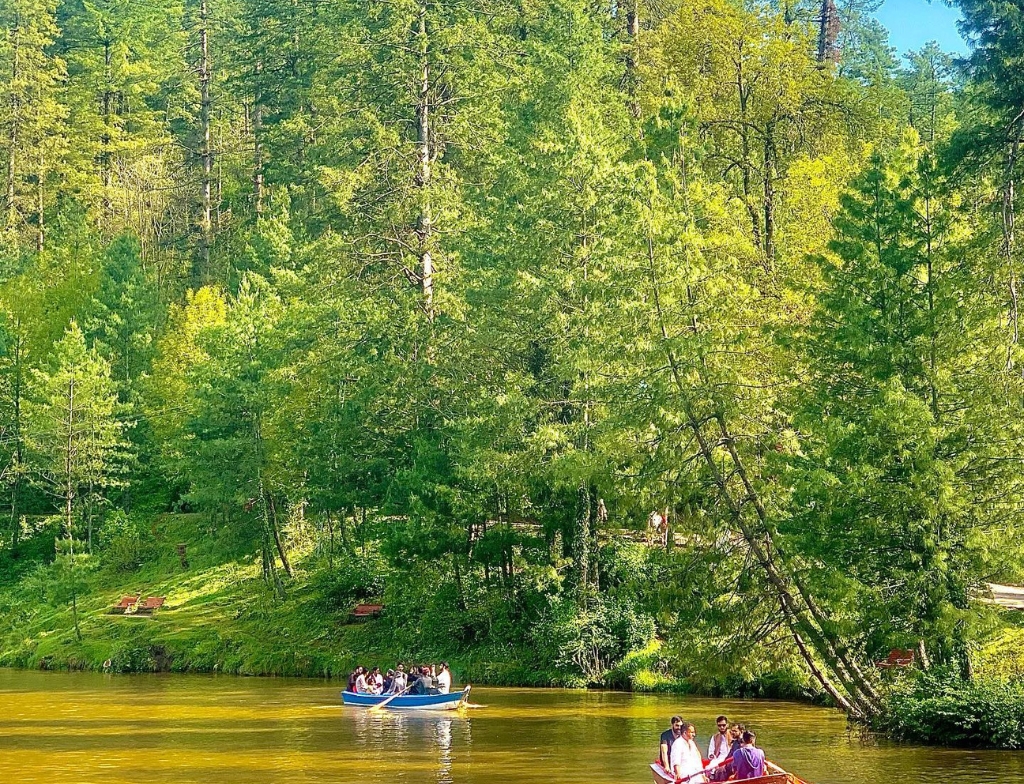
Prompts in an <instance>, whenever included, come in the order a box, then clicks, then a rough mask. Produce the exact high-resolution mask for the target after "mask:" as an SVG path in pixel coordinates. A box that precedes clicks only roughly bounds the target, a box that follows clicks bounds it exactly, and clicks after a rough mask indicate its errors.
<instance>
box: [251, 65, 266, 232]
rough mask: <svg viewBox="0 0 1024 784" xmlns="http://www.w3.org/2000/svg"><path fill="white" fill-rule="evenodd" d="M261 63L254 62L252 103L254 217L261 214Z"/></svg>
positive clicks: (262, 163)
mask: <svg viewBox="0 0 1024 784" xmlns="http://www.w3.org/2000/svg"><path fill="white" fill-rule="evenodd" d="M262 75H263V63H262V62H261V61H257V62H256V89H255V93H254V94H253V101H252V201H253V209H254V210H255V212H256V215H257V216H259V215H262V214H263V168H264V161H263V88H262V87H261V86H260V79H261V78H262Z"/></svg>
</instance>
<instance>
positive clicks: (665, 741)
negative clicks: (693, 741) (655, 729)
mask: <svg viewBox="0 0 1024 784" xmlns="http://www.w3.org/2000/svg"><path fill="white" fill-rule="evenodd" d="M670 724H671V725H672V726H670V727H669V728H668V729H667V730H665V731H664V732H663V733H661V748H660V754H659V755H658V758H659V760H660V762H661V767H663V768H664V769H665V770H666V771H671V770H672V762H671V760H672V757H671V754H672V746H673V744H675V742H676V741H677V740H679V738H681V737H682V735H683V720H682V719H681V718H679V717H678V716H673V717H672V721H671V722H670Z"/></svg>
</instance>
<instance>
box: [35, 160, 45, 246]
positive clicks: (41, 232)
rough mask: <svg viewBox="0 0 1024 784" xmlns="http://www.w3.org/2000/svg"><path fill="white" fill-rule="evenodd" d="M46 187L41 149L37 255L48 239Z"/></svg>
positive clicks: (38, 183)
mask: <svg viewBox="0 0 1024 784" xmlns="http://www.w3.org/2000/svg"><path fill="white" fill-rule="evenodd" d="M45 185H46V158H45V157H44V155H43V149H42V147H40V148H39V168H38V169H37V170H36V253H39V254H41V253H42V252H43V246H44V243H45V239H46V221H45V216H44V213H43V211H44V209H45V207H46V202H45V200H44V198H43V197H44V194H45V192H44V188H45Z"/></svg>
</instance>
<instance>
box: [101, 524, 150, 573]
mask: <svg viewBox="0 0 1024 784" xmlns="http://www.w3.org/2000/svg"><path fill="white" fill-rule="evenodd" d="M147 539H148V536H147V531H146V526H145V525H144V523H143V522H142V521H141V520H139V519H138V518H137V517H134V516H132V515H129V514H127V513H125V512H124V511H123V510H121V509H114V510H112V511H110V512H109V513H108V514H107V515H106V518H105V519H104V521H103V527H102V529H101V530H100V541H101V543H102V553H103V555H102V558H103V562H104V563H105V564H107V565H109V566H110V567H111V568H113V569H114V570H115V571H118V572H133V571H135V570H136V569H138V568H139V567H140V566H141V565H142V562H143V560H144V559H145V557H146V555H147V553H148V550H149V547H148V541H147Z"/></svg>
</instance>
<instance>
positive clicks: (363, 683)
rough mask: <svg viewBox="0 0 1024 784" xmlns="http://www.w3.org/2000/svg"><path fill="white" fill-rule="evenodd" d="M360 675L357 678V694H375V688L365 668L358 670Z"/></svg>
mask: <svg viewBox="0 0 1024 784" xmlns="http://www.w3.org/2000/svg"><path fill="white" fill-rule="evenodd" d="M357 669H358V670H359V675H357V676H356V694H373V687H372V686H371V685H370V679H369V677H367V676H368V673H367V671H366V668H365V667H359V668H357Z"/></svg>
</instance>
